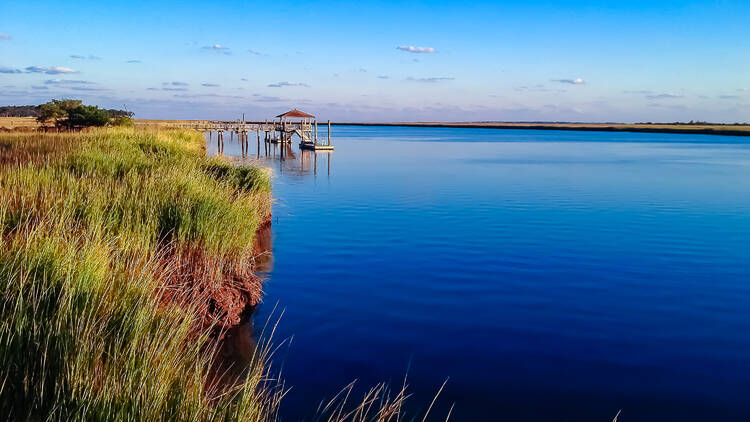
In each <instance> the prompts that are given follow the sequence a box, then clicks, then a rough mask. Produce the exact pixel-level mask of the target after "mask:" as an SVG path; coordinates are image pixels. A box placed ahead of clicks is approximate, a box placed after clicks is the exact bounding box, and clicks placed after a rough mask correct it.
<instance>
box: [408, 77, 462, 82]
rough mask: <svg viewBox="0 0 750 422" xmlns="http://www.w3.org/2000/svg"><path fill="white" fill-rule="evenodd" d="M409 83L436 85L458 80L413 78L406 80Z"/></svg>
mask: <svg viewBox="0 0 750 422" xmlns="http://www.w3.org/2000/svg"><path fill="white" fill-rule="evenodd" d="M406 80H407V81H411V82H426V83H436V82H447V81H453V80H456V78H446V77H439V78H437V77H433V78H412V77H408V78H406Z"/></svg>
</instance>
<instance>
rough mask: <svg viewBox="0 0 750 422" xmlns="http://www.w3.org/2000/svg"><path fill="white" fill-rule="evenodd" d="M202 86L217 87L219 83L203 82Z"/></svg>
mask: <svg viewBox="0 0 750 422" xmlns="http://www.w3.org/2000/svg"><path fill="white" fill-rule="evenodd" d="M201 86H205V87H206V88H215V87H217V86H219V84H212V83H208V82H203V83H202V84H201Z"/></svg>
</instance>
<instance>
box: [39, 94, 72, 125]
mask: <svg viewBox="0 0 750 422" xmlns="http://www.w3.org/2000/svg"><path fill="white" fill-rule="evenodd" d="M80 105H81V100H52V101H50V102H48V103H44V104H42V105H40V106H39V117H37V118H36V120H37V121H38V122H39V123H41V124H42V125H44V124H46V123H47V122H49V121H53V122H54V123H55V126H59V125H60V124H61V123H62V122H63V120H65V119H67V118H68V113H69V112H70V110H73V109H75V108H76V107H80Z"/></svg>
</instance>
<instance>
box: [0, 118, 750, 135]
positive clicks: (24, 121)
mask: <svg viewBox="0 0 750 422" xmlns="http://www.w3.org/2000/svg"><path fill="white" fill-rule="evenodd" d="M134 121H135V124H136V126H151V127H161V128H167V127H179V126H180V125H184V124H188V123H196V122H207V121H208V120H205V119H184V120H176V119H135V120H134ZM247 122H248V123H263V122H260V121H252V120H247ZM331 125H333V126H371V127H429V128H453V129H517V130H565V131H580V132H633V133H674V134H694V135H720V136H750V124H687V123H686V124H670V123H651V124H647V123H643V124H641V123H545V122H334V121H332V122H331ZM37 127H38V124H37V122H36V120H35V119H34V118H31V117H0V131H17V130H20V131H33V130H34V129H36V128H37Z"/></svg>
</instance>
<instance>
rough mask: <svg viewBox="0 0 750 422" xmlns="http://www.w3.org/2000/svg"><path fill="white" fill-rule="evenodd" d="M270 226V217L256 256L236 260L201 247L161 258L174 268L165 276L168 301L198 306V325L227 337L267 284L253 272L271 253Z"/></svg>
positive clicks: (260, 234)
mask: <svg viewBox="0 0 750 422" xmlns="http://www.w3.org/2000/svg"><path fill="white" fill-rule="evenodd" d="M270 229H271V219H270V217H269V218H268V219H267V220H266V221H264V222H263V224H261V226H260V227H259V229H258V232H257V233H256V237H255V238H256V241H255V243H256V244H255V245H254V248H253V249H254V252H253V254H254V256H251V257H246V258H243V259H240V260H237V261H235V262H226V261H221V260H219V259H216V258H212V257H207V256H206V255H205V254H204V253H203V251H202V250H200V249H192V250H188V251H169V252H167V253H166V254H165V255H164V258H163V259H162V260H161V261H162V262H163V267H164V268H165V269H166V268H171V269H172V270H167V271H168V272H167V274H166V275H165V283H164V288H163V290H162V294H163V298H164V300H165V301H167V302H171V303H178V304H182V305H183V306H185V307H190V308H193V309H195V312H196V313H197V314H198V321H199V324H198V327H196V328H198V329H201V328H208V327H213V329H214V330H215V333H216V334H217V335H219V336H223V333H224V332H225V331H226V330H228V329H229V328H231V327H234V326H236V325H238V324H240V323H241V322H242V321H243V319H244V318H243V317H244V316H246V314H247V312H249V310H250V309H251V308H252V307H253V306H255V305H256V304H257V303H258V302H259V301H260V299H261V295H262V291H263V286H262V283H261V280H260V278H258V277H257V276H256V275H255V274H254V273H253V271H254V269H255V268H257V265H256V264H255V261H256V258H258V259H260V260H261V261H262V258H259V257H264V256H270V251H269V250H270V232H271V230H270ZM175 269H176V270H175Z"/></svg>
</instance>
